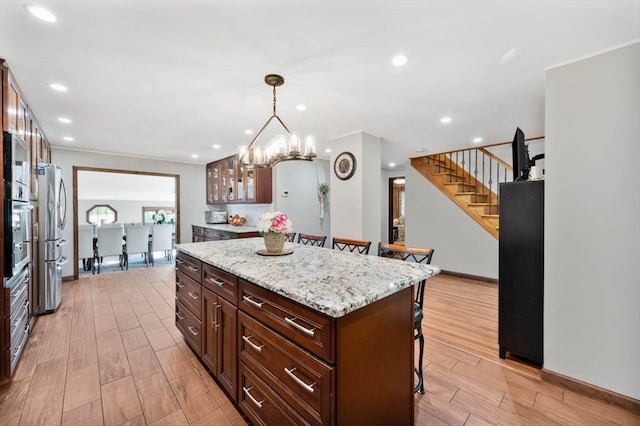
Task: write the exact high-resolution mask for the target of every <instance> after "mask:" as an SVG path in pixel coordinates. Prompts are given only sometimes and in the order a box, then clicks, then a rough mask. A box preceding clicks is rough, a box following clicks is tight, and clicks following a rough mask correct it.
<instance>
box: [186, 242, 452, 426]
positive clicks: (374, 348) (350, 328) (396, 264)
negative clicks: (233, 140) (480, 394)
mask: <svg viewBox="0 0 640 426" xmlns="http://www.w3.org/2000/svg"><path fill="white" fill-rule="evenodd" d="M263 248H264V242H263V241H262V239H261V238H247V239H239V240H227V241H215V242H205V243H191V244H180V245H178V246H177V250H178V254H177V256H176V325H177V326H178V328H179V329H180V330H181V331H182V333H183V335H184V336H185V340H186V341H187V343H188V344H189V345H190V346H191V348H192V349H193V350H194V351H195V352H196V354H197V355H198V356H199V357H200V359H201V361H202V363H203V364H204V365H205V366H206V367H207V368H208V369H209V371H210V372H211V373H212V375H213V376H214V377H215V378H216V379H217V380H218V382H219V383H220V384H221V386H222V388H223V389H225V391H226V392H227V394H228V396H229V397H230V398H231V399H232V400H233V401H234V402H236V403H237V404H238V406H239V408H240V409H241V410H242V411H243V413H244V414H245V415H247V417H248V418H249V419H250V420H251V421H252V422H253V423H255V424H278V425H280V424H344V425H351V424H368V425H373V424H394V425H401V424H407V425H409V424H413V421H414V420H413V419H414V416H413V409H414V408H413V407H414V403H413V387H414V384H413V380H414V372H413V348H414V342H413V297H412V288H413V284H415V283H418V282H419V281H421V280H424V279H427V278H429V277H431V276H433V275H435V274H437V273H438V272H439V268H438V267H437V266H431V265H421V264H415V263H409V262H402V261H399V260H393V259H386V258H379V257H377V256H363V255H357V254H353V253H344V252H341V251H336V250H331V249H326V248H318V247H309V246H303V245H299V244H294V243H286V244H285V249H292V250H293V253H291V254H289V255H283V256H261V255H259V254H257V251H258V250H260V249H263Z"/></svg>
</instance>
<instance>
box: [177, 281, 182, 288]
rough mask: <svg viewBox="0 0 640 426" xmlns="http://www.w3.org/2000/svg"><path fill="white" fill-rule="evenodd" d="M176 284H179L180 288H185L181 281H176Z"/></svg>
mask: <svg viewBox="0 0 640 426" xmlns="http://www.w3.org/2000/svg"><path fill="white" fill-rule="evenodd" d="M176 285H177V286H178V287H179V288H184V284H182V283H181V282H180V281H176Z"/></svg>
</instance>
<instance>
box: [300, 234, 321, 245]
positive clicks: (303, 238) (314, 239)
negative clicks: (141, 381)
mask: <svg viewBox="0 0 640 426" xmlns="http://www.w3.org/2000/svg"><path fill="white" fill-rule="evenodd" d="M326 240H327V237H326V235H313V234H303V233H302V232H301V233H299V234H298V244H304V245H306V246H318V247H324V242H325V241H326Z"/></svg>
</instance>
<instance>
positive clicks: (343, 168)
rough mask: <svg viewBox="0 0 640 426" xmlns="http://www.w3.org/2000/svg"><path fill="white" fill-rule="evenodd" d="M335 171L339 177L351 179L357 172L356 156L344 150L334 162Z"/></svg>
mask: <svg viewBox="0 0 640 426" xmlns="http://www.w3.org/2000/svg"><path fill="white" fill-rule="evenodd" d="M333 172H334V173H335V174H336V176H337V177H338V179H342V180H347V179H350V178H351V177H352V176H353V174H354V173H355V172H356V157H355V156H354V155H353V154H352V153H350V152H346V151H345V152H342V153H340V154H338V156H337V157H336V161H335V162H334V163H333Z"/></svg>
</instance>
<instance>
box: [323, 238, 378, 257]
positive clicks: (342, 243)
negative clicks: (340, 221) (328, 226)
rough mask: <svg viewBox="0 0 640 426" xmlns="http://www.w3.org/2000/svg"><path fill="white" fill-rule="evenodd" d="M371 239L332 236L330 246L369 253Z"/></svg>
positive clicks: (353, 251)
mask: <svg viewBox="0 0 640 426" xmlns="http://www.w3.org/2000/svg"><path fill="white" fill-rule="evenodd" d="M369 247H371V241H365V240H351V239H348V238H333V241H332V243H331V248H333V249H338V250H340V251H350V252H352V253H360V254H369Z"/></svg>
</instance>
